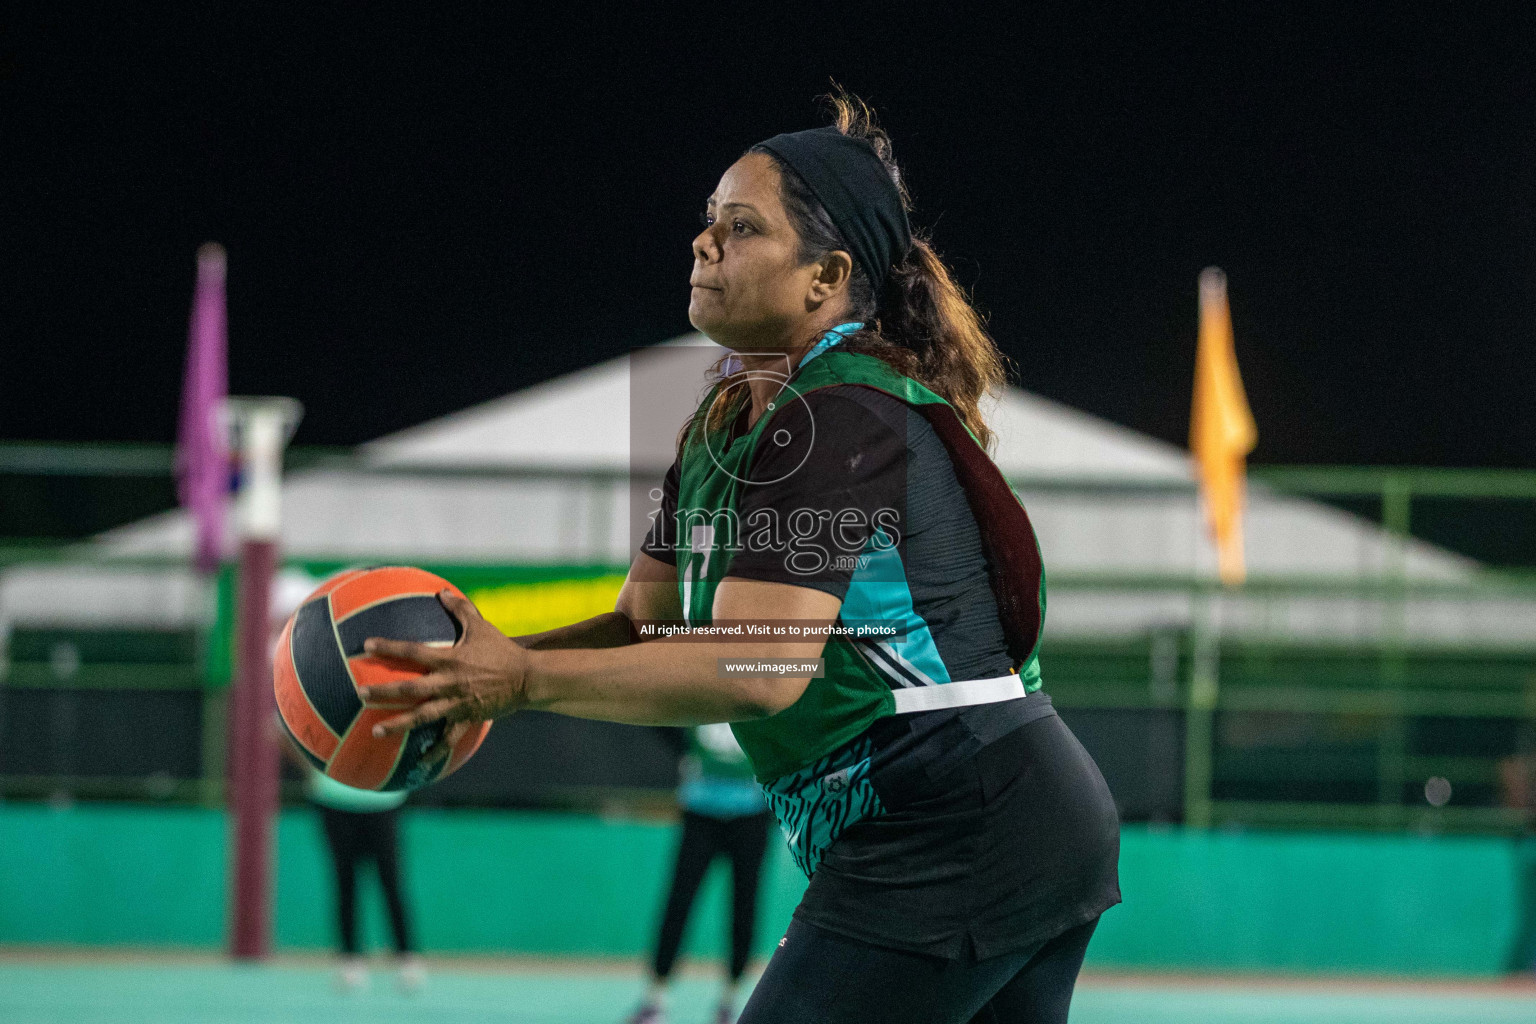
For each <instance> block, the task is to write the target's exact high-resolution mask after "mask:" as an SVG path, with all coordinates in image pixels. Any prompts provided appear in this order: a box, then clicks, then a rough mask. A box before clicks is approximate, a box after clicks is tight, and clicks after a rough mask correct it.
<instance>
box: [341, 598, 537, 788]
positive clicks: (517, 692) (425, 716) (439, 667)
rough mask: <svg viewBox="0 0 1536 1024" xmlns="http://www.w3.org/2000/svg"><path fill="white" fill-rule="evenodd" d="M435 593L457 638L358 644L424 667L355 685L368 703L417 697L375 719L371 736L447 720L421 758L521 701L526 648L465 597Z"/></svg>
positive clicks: (448, 745)
mask: <svg viewBox="0 0 1536 1024" xmlns="http://www.w3.org/2000/svg"><path fill="white" fill-rule="evenodd" d="M437 597H438V600H440V601H442V602H443V607H445V608H447V609H448V614H450V615H452V616H453V617H454V618H455V619H457V620H458V622H459V639H458V640H457V641H456V642H455V643H454V645H453V646H452V647H433V646H430V645H428V644H419V643H412V642H410V641H407V640H386V639H383V638H381V637H372V638H370V639H369V640H368V641H367V642H366V643H364V645H363V650H364V651H365V652H366V653H367V654H369V655H370V656H372V657H375V658H388V659H390V660H392V661H404V662H409V663H411V664H413V665H419V666H421V667H422V668H424V669H426V673H425V674H424V675H421V676H418V677H416V678H415V679H406V680H402V681H401V682H398V683H379V684H377V685H374V686H359V687H358V688H357V695H358V697H359V698H360V699H361V700H362V702H363V703H364V704H365V705H369V706H373V707H377V706H379V705H381V704H389V703H392V702H397V701H399V702H407V701H419V702H420V703H419V704H417V705H416V707H414V708H412V709H411V710H409V711H406V712H403V713H401V714H398V715H396V716H395V717H393V718H389V719H385V720H384V721H383V722H380V723H379V724H378V725H375V726H374V727H373V734H374V735H375V736H381V737H382V736H390V735H394V734H396V733H402V732H407V731H409V730H411V729H414V728H416V727H417V726H420V725H426V724H427V723H429V722H435V721H438V720H439V719H441V720H443V721H445V722H447V723H448V728H447V729H446V730H445V731H444V734H443V737H442V739H441V740H439V741H438V742H437V743H436V744H434V745H433V747H432V748H431V749H430V750H428V751H427V753H426V755H425V758H426V759H427V760H435V759H436V758H437V757H442V756H445V755H446V754H447V753H448V750H449V749H450V748H451V747H452V745H453V742H454V741H455V740H457V739H458V737H459V736H461V735H463V734H464V733H465V732H466V731H468V730H469V729H470V728H472V727H473V725H474V724H475V723H477V722H484V721H489V720H490V719H492V718H499V717H500V716H502V715H506V714H510V713H512V712H513V711H516V710H517V709H518V708H520V707H522V706H523V705H524V704H526V703H527V697H526V695H525V693H524V685H523V683H524V678H523V676H524V669H525V668H526V666H527V662H528V652H527V651H525V650H524V649H523V648H521V647H519V646H518V645H517V644H515V643H513V642H512V641H511V640H510V639H508V638H507V637H506V636H504V635H502V633H501V631H500V630H498V629H497V628H496V627H495V626H493V625H491V624H490V623H489V622H487V621H485V618H484V616H482V615H481V614H480V610H479V609H478V608H476V607H475V606H474V605H473V604H472V603H470V602H469V601H468V600H466V599H465V598H462V597H460V596H458V595H457V594H455V593H453V591H451V590H444V591H442V592H440V593H439V594H438V595H437Z"/></svg>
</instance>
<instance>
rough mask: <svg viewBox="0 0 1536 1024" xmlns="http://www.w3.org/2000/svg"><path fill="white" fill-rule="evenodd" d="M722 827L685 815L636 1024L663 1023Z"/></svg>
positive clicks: (700, 816)
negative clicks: (672, 981) (681, 952)
mask: <svg viewBox="0 0 1536 1024" xmlns="http://www.w3.org/2000/svg"><path fill="white" fill-rule="evenodd" d="M720 826H721V823H720V822H719V821H716V820H715V819H713V818H707V817H705V816H703V815H701V814H692V813H690V812H688V811H684V812H683V829H682V835H681V837H680V838H679V839H678V841H677V859H676V861H675V862H674V863H673V867H672V884H671V887H670V888H669V889H668V891H667V905H666V910H665V911H663V913H662V917H661V933H660V935H659V936H658V937H657V939H656V955H655V958H654V959H653V960H652V962H651V988H650V991H649V992H647V993H646V997H645V1002H644V1003H643V1004H641V1006H640V1009H638V1010H636V1011H635V1013H634V1015H633V1016H631V1017H630V1020H631V1021H632V1022H636V1024H649V1022H651V1021H657V1020H660V1019H661V1013H662V1010H663V1009H664V1007H665V1004H666V984H667V979H668V977H670V976H671V974H672V966H673V964H674V963H676V961H677V951H678V949H679V948H680V947H681V946H682V943H683V928H684V926H685V925H687V923H688V912H689V911H690V910H692V909H693V898H694V896H695V895H696V894H697V893H698V891H699V883H700V882H702V881H703V880H704V873H705V872H706V871H708V870H709V864H710V861H712V860H714V859H715V855H716V854H717V853H719V852H720V848H721V842H722V836H721V827H720Z"/></svg>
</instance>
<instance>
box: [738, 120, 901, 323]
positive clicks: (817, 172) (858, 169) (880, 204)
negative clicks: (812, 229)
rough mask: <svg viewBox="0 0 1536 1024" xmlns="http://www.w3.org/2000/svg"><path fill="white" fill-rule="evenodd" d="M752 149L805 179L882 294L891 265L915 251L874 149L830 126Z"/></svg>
mask: <svg viewBox="0 0 1536 1024" xmlns="http://www.w3.org/2000/svg"><path fill="white" fill-rule="evenodd" d="M753 148H754V149H766V150H768V151H769V152H770V153H772V154H773V155H774V156H776V157H778V158H779V159H780V160H782V161H783V162H784V163H786V164H788V165H789V167H790V168H791V169H792V170H794V172H795V173H796V174H798V175H800V177H802V178H804V179H805V183H806V184H807V185H809V186H810V189H811V192H812V193H814V194H815V196H816V198H817V199H819V200H820V201H821V205H822V207H823V208H825V209H826V211H827V215H828V216H830V217H831V218H832V223H833V224H835V225H837V230H838V231H840V232H842V235H843V238H845V239H846V240H847V242H848V247H849V249H851V250H852V251H853V258H854V259H855V260H857V261H858V263H859V266H860V267H861V268H863V270H864V274H865V276H866V277H868V278H869V283H870V284H871V285H872V286H873V287H874V289H875V292H876V294H877V295H878V294H879V292H880V289H881V287H882V286H883V285H884V284H885V278H886V275H887V274H888V273H889V272H890V269H891V267H892V265H894V264H895V263H896V261H897V260H900V259H902V258H904V257H905V256H906V255H907V253H908V251H910V250H911V248H912V228H911V225H910V224H908V223H907V211H906V209H905V208H904V207H903V206H902V205H901V194H900V193H899V192H898V191H897V190H896V183H895V182H894V181H892V180H891V175H890V172H889V171H887V170H886V169H885V164H884V163H882V162H881V160H880V157H878V156H877V155H876V154H875V150H874V147H873V146H871V145H870V144H869V143H867V142H865V141H864V140H863V139H855V138H853V137H852V136H848V135H844V134H843V133H842V132H840V131H838V130H837V129H836V128H830V127H829V128H812V129H810V130H808V131H803V132H790V133H788V134H785V135H775V136H774V137H773V138H771V139H769V140H767V141H766V142H760V143H758V144H757V145H756V146H754V147H753Z"/></svg>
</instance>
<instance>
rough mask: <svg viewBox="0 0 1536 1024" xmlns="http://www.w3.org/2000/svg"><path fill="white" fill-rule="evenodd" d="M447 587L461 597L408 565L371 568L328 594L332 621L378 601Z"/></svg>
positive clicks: (438, 579)
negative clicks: (329, 595)
mask: <svg viewBox="0 0 1536 1024" xmlns="http://www.w3.org/2000/svg"><path fill="white" fill-rule="evenodd" d="M444 588H447V589H448V590H451V591H453V592H454V593H455V594H459V596H460V597H463V596H464V595H463V594H461V593H459V589H458V588H457V587H455V586H454V585H453V584H451V583H449V582H448V581H447V580H445V579H443V578H442V577H441V576H438V575H436V574H435V573H430V572H427V571H426V570H425V569H415V568H412V567H410V566H401V565H392V566H388V567H386V568H383V569H372V570H370V571H368V572H366V573H362V574H361V575H359V576H357V577H354V578H351V579H347V580H343V581H342V584H341V586H339V587H337V588H336V589H335V590H334V591H332V592H331V618H332V619H333V620H335V621H336V622H340V621H341V620H342V619H345V618H346V617H347V616H348V615H351V614H352V613H353V612H356V611H358V610H359V609H362V608H366V607H368V606H369V605H371V604H375V603H377V602H379V601H385V600H388V599H389V598H391V597H401V596H403V595H406V594H436V593H437V592H438V591H440V590H442V589H444Z"/></svg>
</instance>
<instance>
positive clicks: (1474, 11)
mask: <svg viewBox="0 0 1536 1024" xmlns="http://www.w3.org/2000/svg"><path fill="white" fill-rule="evenodd" d="M136 6H137V5H134V7H130V8H128V9H126V10H118V11H117V12H115V13H107V12H105V11H104V10H89V9H81V10H75V11H68V10H65V9H64V5H59V4H48V5H35V6H34V7H33V9H32V11H31V12H30V13H27V12H25V11H23V12H20V13H17V12H15V11H14V10H13V13H12V14H10V15H9V16H6V17H7V20H6V21H4V23H3V26H0V238H3V246H4V258H3V264H0V353H3V362H0V398H3V401H0V438H8V439H16V438H31V439H56V440H65V439H81V440H88V439H120V440H143V441H169V440H171V439H172V438H173V436H174V430H175V416H176V406H177V401H178V393H179V388H180V375H181V368H182V360H183V358H184V348H185V337H186V318H187V311H188V305H189V301H190V295H191V285H192V271H193V252H194V250H195V249H196V247H197V245H198V244H199V243H201V242H203V241H206V240H209V239H216V240H218V241H221V242H223V243H224V244H225V245H226V246H227V247H228V249H229V252H230V286H229V290H230V320H231V354H230V361H231V386H232V389H233V390H234V391H236V392H239V393H277V394H291V395H295V396H297V397H299V398H300V399H302V400H303V402H304V403H305V405H306V406H307V408H308V415H307V418H306V420H305V422H304V424H303V427H302V428H301V431H300V435H299V438H298V440H299V441H300V442H308V443H324V444H339V443H353V442H359V441H364V440H367V439H369V438H372V437H375V436H378V435H380V434H383V433H385V432H388V431H391V430H395V429H398V428H401V427H405V426H408V425H411V424H414V423H418V422H420V421H422V420H425V419H428V418H430V417H433V416H437V415H440V414H443V413H446V412H449V411H452V410H454V409H459V408H462V407H464V406H466V405H470V404H472V403H475V402H479V401H483V400H486V399H489V398H493V397H496V396H498V395H501V394H504V393H506V392H509V391H513V390H515V389H518V388H522V387H526V386H528V385H531V384H535V383H537V382H539V381H542V380H546V379H548V378H550V377H553V376H555V375H557V374H561V373H565V372H568V371H571V370H575V369H579V368H581V367H584V366H587V365H590V364H591V363H593V362H596V361H598V360H601V359H604V358H608V357H611V356H615V355H619V354H622V353H624V352H625V351H627V350H628V349H629V348H631V347H633V346H637V345H644V344H650V343H652V342H656V341H660V340H663V339H665V338H668V337H671V336H673V335H675V334H678V333H681V332H683V331H685V330H687V329H688V322H687V315H686V308H687V298H688V289H687V278H688V271H689V264H690V256H689V249H688V243H689V240H690V239H691V238H692V236H693V234H694V233H695V231H696V230H697V223H698V222H697V212H698V210H699V209H700V208H701V206H702V203H703V200H704V197H705V196H707V195H708V194H709V192H710V190H711V189H712V188H713V186H714V183H715V181H716V179H717V178H718V176H719V174H720V172H721V171H722V170H723V169H724V168H725V167H726V166H727V165H728V164H729V163H730V162H731V161H732V160H733V159H734V158H735V157H736V156H737V155H739V154H740V152H741V151H742V150H743V149H745V148H746V147H747V146H749V145H750V144H752V143H753V142H756V141H758V140H760V139H761V138H763V137H766V136H768V135H771V134H774V133H775V132H778V131H784V130H794V129H799V128H806V127H812V126H813V125H815V124H818V123H820V118H819V115H818V111H817V108H816V106H815V104H814V103H813V99H814V97H815V96H816V95H817V94H818V93H820V92H824V91H825V90H826V88H827V82H828V79H829V77H835V78H836V79H837V80H839V81H840V82H842V83H843V84H844V85H846V86H847V87H848V88H850V89H852V90H854V91H855V92H858V93H860V94H862V95H863V96H864V97H865V98H867V99H868V100H870V101H871V102H872V103H873V104H874V105H875V106H876V107H877V109H878V110H879V111H880V112H881V114H882V117H883V120H884V121H885V123H886V125H887V127H888V128H889V130H890V131H891V133H892V135H893V136H894V138H895V142H896V151H897V156H898V158H899V159H900V160H901V161H902V163H903V164H904V165H905V168H906V170H907V174H908V177H909V181H910V182H911V184H912V187H913V190H914V193H915V195H916V199H917V213H916V217H915V220H916V223H917V224H918V225H920V226H923V227H927V228H929V229H931V230H932V233H933V235H934V238H935V242H936V245H937V246H938V248H939V249H940V251H941V252H943V253H945V254H946V255H947V256H948V257H949V258H950V260H951V262H952V263H953V265H955V266H956V267H957V268H958V272H959V275H960V277H961V278H962V280H963V281H964V282H966V283H967V284H968V285H970V286H972V287H974V290H975V295H976V299H977V302H978V305H979V306H980V307H981V308H983V309H984V310H985V311H986V312H987V313H988V314H989V315H990V318H991V325H992V329H993V331H994V334H995V336H996V338H997V339H998V341H999V343H1000V344H1001V346H1002V347H1003V349H1004V350H1005V351H1006V352H1007V353H1008V355H1009V356H1010V357H1011V358H1012V359H1013V361H1014V364H1015V373H1016V378H1017V380H1018V382H1019V383H1020V384H1022V385H1023V386H1024V387H1026V388H1029V389H1032V390H1034V391H1037V392H1039V393H1041V394H1043V395H1047V396H1049V397H1051V398H1054V399H1058V400H1060V401H1063V402H1067V403H1070V404H1071V405H1074V406H1078V407H1080V408H1082V409H1085V410H1088V411H1090V412H1093V413H1096V414H1098V415H1100V416H1104V417H1108V418H1109V419H1112V420H1115V421H1118V422H1120V423H1124V424H1127V425H1129V426H1132V427H1135V428H1138V429H1141V430H1145V431H1148V432H1150V433H1153V434H1156V435H1158V436H1160V437H1163V438H1166V439H1168V440H1170V441H1175V442H1179V443H1182V442H1183V440H1184V436H1185V432H1186V429H1187V422H1188V409H1189V393H1190V375H1191V371H1192V365H1193V358H1194V345H1195V313H1196V310H1195V279H1196V275H1197V274H1198V272H1199V271H1200V269H1201V268H1202V267H1204V266H1206V265H1208V264H1217V265H1219V266H1221V267H1223V268H1224V269H1225V270H1226V271H1227V274H1228V277H1229V279H1230V282H1231V289H1232V301H1233V315H1234V322H1235V329H1236V334H1237V347H1238V356H1239V360H1240V363H1241V366H1242V369H1243V373H1244V377H1245V380H1246V383H1247V386H1248V391H1249V397H1250V400H1251V402H1252V405H1253V408H1254V412H1255V415H1256V417H1257V420H1258V423H1259V432H1260V442H1259V447H1258V449H1257V451H1256V452H1255V456H1254V459H1255V461H1256V462H1267V463H1303V462H1321V463H1332V462H1338V463H1403V464H1444V465H1484V466H1530V465H1533V463H1536V460H1533V453H1536V415H1533V410H1536V400H1533V396H1536V368H1533V359H1532V353H1533V352H1536V177H1533V172H1536V131H1533V129H1536V124H1533V122H1536V70H1533V69H1536V18H1533V17H1532V16H1531V15H1530V14H1529V13H1521V10H1522V8H1521V7H1517V6H1511V7H1509V8H1507V9H1505V10H1506V11H1507V12H1508V13H1503V14H1501V13H1498V11H1499V9H1498V8H1495V7H1494V6H1492V5H1487V4H1465V5H1449V4H1447V5H1440V7H1439V8H1438V9H1439V12H1440V13H1438V14H1435V15H1433V16H1430V15H1428V14H1427V13H1414V10H1415V8H1413V7H1411V6H1409V5H1380V6H1381V8H1382V11H1383V13H1381V14H1379V15H1375V16H1372V17H1363V16H1360V15H1354V14H1341V13H1339V12H1338V11H1336V10H1334V11H1329V9H1328V8H1325V7H1323V6H1318V7H1317V8H1314V9H1312V13H1309V14H1302V13H1299V12H1301V11H1302V10H1303V8H1302V7H1301V6H1298V5H1290V4H1269V5H1262V6H1263V8H1264V9H1265V10H1266V11H1267V13H1262V12H1259V11H1258V10H1257V9H1258V8H1259V7H1260V6H1261V5H1257V4H1246V5H1229V7H1228V8H1223V10H1228V11H1229V13H1225V14H1213V13H1209V12H1208V13H1205V14H1199V15H1196V14H1186V15H1185V17H1184V20H1182V21H1176V20H1156V19H1157V18H1158V17H1160V16H1158V15H1149V14H1145V13H1143V14H1139V15H1136V16H1134V17H1116V16H1110V15H1107V14H1104V13H1103V12H1102V11H1101V10H1095V9H1093V8H1092V6H1091V5H1087V4H1073V5H1068V6H1063V7H1061V8H1059V9H1057V10H1056V11H1055V13H1050V12H1047V9H1046V8H1045V7H1039V6H1036V5H1029V10H1030V11H1032V12H1047V13H1031V14H1027V15H1021V16H1018V17H1019V18H1020V20H1018V21H1015V22H1011V23H1001V22H995V23H986V24H983V23H979V22H967V23H961V22H959V21H956V20H954V19H953V18H952V16H951V15H950V14H948V13H946V12H948V11H951V10H954V9H958V7H959V5H946V6H943V7H932V8H919V7H917V6H915V5H882V6H881V7H878V8H870V9H869V10H868V11H861V12H859V16H858V17H855V16H854V15H853V14H851V13H849V12H850V11H852V8H842V9H838V8H836V7H835V5H833V6H821V7H806V8H790V7H779V6H778V5H775V7H774V10H775V13H773V14H772V15H770V16H765V17H762V18H759V19H757V20H750V19H743V18H742V17H741V16H739V15H737V14H733V13H731V12H730V11H729V9H728V8H726V7H724V6H722V5H713V6H710V7H707V8H702V9H701V11H700V13H699V15H698V16H697V17H685V16H676V17H675V18H673V20H663V18H662V16H661V15H658V14H655V13H654V12H647V13H645V14H644V15H643V16H637V17H636V19H635V20H629V21H624V22H619V21H614V20H612V19H609V18H606V17H603V16H600V15H597V14H594V13H591V12H587V13H583V14H581V15H579V16H571V20H569V21H568V22H566V23H564V24H548V23H544V22H540V23H539V25H538V27H535V26H534V25H532V24H529V23H520V22H518V21H515V20H512V19H511V18H510V16H504V17H506V18H507V20H504V21H488V20H484V16H483V15H481V16H456V15H452V14H449V13H446V12H447V7H446V6H445V5H419V6H420V13H418V14H417V15H415V16H414V17H395V16H390V17H385V16H382V15H379V14H376V13H373V8H371V7H364V6H361V5H348V6H347V7H346V8H345V9H342V8H341V7H339V6H338V7H336V8H330V7H329V6H327V7H326V9H324V10H320V9H318V8H319V6H320V5H312V6H314V7H316V8H317V9H313V10H309V9H300V8H298V7H296V6H285V5H270V6H271V7H273V8H279V7H281V8H282V13H281V14H278V13H273V12H272V11H267V12H265V13H255V14H232V13H229V12H227V11H223V10H220V9H219V8H220V6H221V5H217V4H200V5H186V10H185V11H184V12H182V13H180V14H177V15H175V16H170V15H164V14H160V15H150V14H146V13H144V12H142V11H140V10H137V9H136ZM482 6H484V7H488V6H489V5H482ZM1146 6H1165V5H1146ZM1344 6H1355V5H1329V7H1333V8H1337V7H1344ZM1425 6H1426V10H1427V5H1425ZM1524 6H1525V7H1526V9H1527V10H1528V9H1529V6H1528V5H1524ZM514 7H515V8H516V9H520V10H523V9H530V10H531V9H532V8H523V7H521V6H520V5H506V9H507V10H512V9H514ZM1234 8H1245V9H1247V11H1246V13H1242V14H1234V13H1230V10H1231V9H1234ZM839 10H841V11H842V12H843V13H838V11H839ZM898 11H899V12H905V13H901V14H899V15H897V14H894V13H893V12H898ZM791 12H793V13H791ZM874 12H883V13H874Z"/></svg>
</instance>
